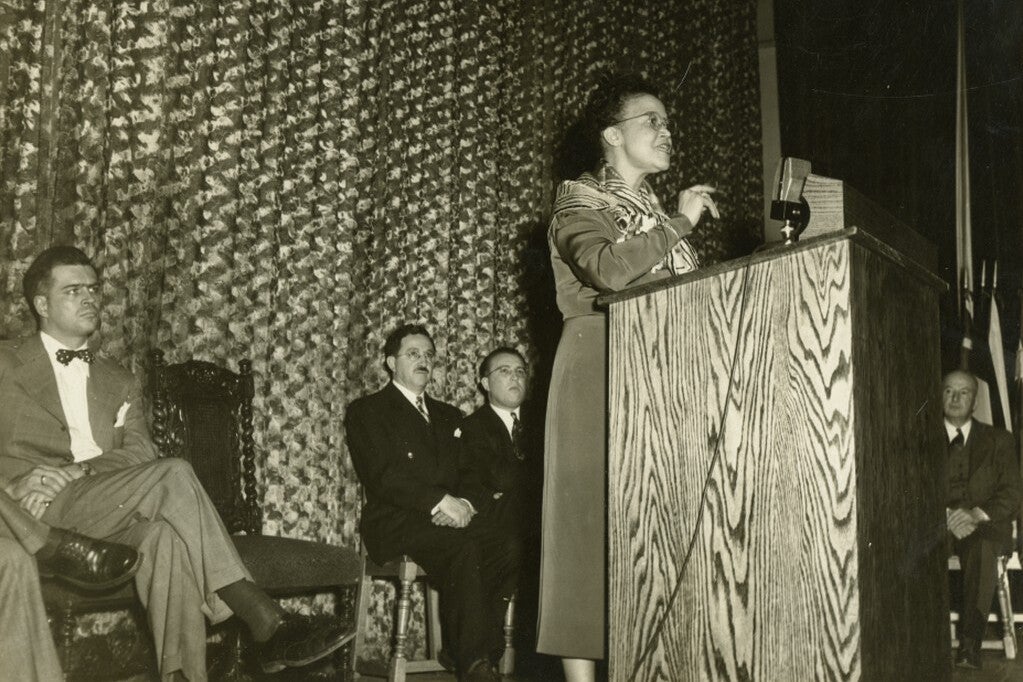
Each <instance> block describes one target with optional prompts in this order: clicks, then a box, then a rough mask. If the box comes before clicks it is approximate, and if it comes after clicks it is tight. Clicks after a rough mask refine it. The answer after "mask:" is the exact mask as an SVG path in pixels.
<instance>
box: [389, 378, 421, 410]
mask: <svg viewBox="0 0 1023 682" xmlns="http://www.w3.org/2000/svg"><path fill="white" fill-rule="evenodd" d="M391 383H392V384H394V387H395V388H396V389H398V390H399V391H401V394H402V395H403V396H405V399H406V400H408V401H409V402H410V403H412V404H413V405H415V404H416V398H418V397H419V396H423V400H424V401H425V400H426V391H423V392H422V393H413V392H412V391H410V390H408V389H407V388H405V387H404V386H402V385H401V384H399V383H398V382H397V381H394V380H391Z"/></svg>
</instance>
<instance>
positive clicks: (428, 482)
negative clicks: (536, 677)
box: [345, 325, 519, 682]
mask: <svg viewBox="0 0 1023 682" xmlns="http://www.w3.org/2000/svg"><path fill="white" fill-rule="evenodd" d="M434 357H435V351H434V346H433V339H432V338H431V337H430V334H429V332H428V331H427V330H426V329H425V328H424V327H422V326H419V325H402V326H400V327H398V328H397V329H396V330H395V331H394V332H392V333H391V334H390V335H389V336H388V337H387V340H386V341H385V343H384V364H385V367H386V368H387V371H388V373H389V374H390V376H391V381H390V382H389V383H388V384H387V385H386V386H384V387H383V388H382V389H380V390H379V391H377V392H376V393H373V394H371V395H368V396H364V397H362V398H359V399H358V400H356V401H354V402H353V403H352V404H351V405H349V406H348V410H347V413H346V416H345V430H346V434H347V440H348V449H349V452H350V453H351V455H352V463H353V464H354V465H355V470H356V472H357V473H358V475H359V480H360V481H361V482H362V485H363V489H364V490H365V494H366V504H365V505H364V506H363V509H362V521H361V523H360V526H359V528H360V531H361V533H362V539H363V541H364V542H365V544H366V550H367V551H368V552H369V555H370V557H371V558H372V559H373V560H374V561H376V562H378V563H384V562H387V561H391V560H393V559H396V558H398V557H400V556H401V555H403V554H407V555H408V556H410V557H411V558H412V560H413V561H415V562H416V563H418V564H419V565H421V566H422V567H423V568H424V569H426V572H427V574H428V575H429V576H430V579H431V580H432V581H434V583H435V584H436V585H437V586H438V589H439V590H440V592H441V609H442V616H443V618H444V623H445V632H444V638H445V640H446V641H447V642H449V643H451V644H452V648H453V650H454V657H455V665H456V667H457V669H458V673H459V678H460V679H461V680H472V681H473V682H476V681H480V682H484V681H490V680H497V679H500V676H499V675H498V674H497V672H496V670H495V669H494V665H493V662H494V660H496V658H497V657H498V656H499V655H500V653H501V650H502V648H503V638H502V623H503V618H504V612H505V607H506V603H507V599H508V598H510V597H511V595H512V593H513V592H514V590H515V584H516V581H517V579H518V561H519V549H518V542H517V540H516V539H515V538H514V536H513V535H512V534H510V533H508V532H506V531H505V530H504V529H502V528H500V527H499V526H497V525H495V524H492V523H489V522H487V521H486V520H485V519H483V518H481V517H477V516H476V512H477V510H478V509H480V508H481V507H482V506H483V505H484V503H485V502H486V501H487V497H488V496H487V494H486V493H485V492H484V491H482V490H480V489H478V488H474V487H473V486H471V485H470V484H467V483H465V482H462V481H460V480H459V477H458V462H459V449H460V447H461V445H460V442H459V435H460V430H459V427H460V425H461V421H462V414H461V412H459V410H458V408H457V407H455V406H453V405H448V404H446V403H443V402H440V401H439V400H435V399H433V398H432V397H430V396H429V395H427V394H426V386H427V384H428V383H429V381H430V376H431V372H432V370H433V363H434Z"/></svg>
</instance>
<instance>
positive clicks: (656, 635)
mask: <svg viewBox="0 0 1023 682" xmlns="http://www.w3.org/2000/svg"><path fill="white" fill-rule="evenodd" d="M769 246H776V244H773V243H766V244H761V245H760V246H758V247H757V248H756V249H754V250H753V251H752V252H751V253H750V254H749V255H748V256H747V257H746V265H745V266H744V269H743V276H742V295H741V299H740V303H739V317H738V324H739V327H738V332H739V333H738V334H737V337H736V340H735V350H733V351H732V358H731V362H730V367H729V370H728V388H727V390H726V391H725V405H724V407H723V408H722V410H721V416H720V424H719V426H718V432H717V436H716V437H715V439H714V450H713V454H712V455H711V459H710V463H709V464H708V465H707V473H706V475H705V476H704V478H703V488H702V490H701V491H700V506H699V510H698V511H697V513H696V519H695V521H694V522H693V531H692V534H691V535H690V536H689V544H688V546H687V547H686V553H685V556H684V557H683V559H682V565H681V566H680V567H679V570H678V577H677V578H676V582H675V587H674V588H673V589H672V591H671V594H670V595H669V596H668V601H667V603H666V604H665V606H664V612H663V613H662V614H661V617H660V618H659V619H658V620H657V625H656V626H654V630H653V632H652V633H651V634H650V638H649V639H648V640H647V643H646V645H645V646H644V647H643V650H642V651H641V652H640V655H639V658H638V659H636V663H635V665H634V666H633V668H632V674H631V675H629V680H630V681H635V679H636V676H637V675H638V674H639V670H640V668H642V667H643V664H644V663H645V662H646V659H647V658H648V657H649V656H650V654H651V653H652V652H653V649H654V646H655V645H656V644H657V642H658V641H659V640H660V638H661V631H662V630H663V629H664V625H665V623H666V622H667V620H668V616H669V615H671V609H672V606H674V604H675V600H676V599H677V598H678V594H679V590H680V589H681V588H682V578H684V577H685V573H686V569H687V568H688V567H689V560H690V558H691V557H692V554H693V549H695V547H696V539H697V538H698V537H699V533H700V526H701V525H702V522H703V511H704V507H705V506H706V501H707V489H708V488H709V487H710V481H711V478H712V477H713V475H714V469H715V467H716V466H717V463H718V461H719V460H720V459H721V434H722V433H723V432H724V430H725V418H726V417H727V416H728V408H729V407H730V405H731V399H732V386H733V385H734V381H735V367H736V364H737V363H736V361H737V360H738V358H739V350H740V347H741V344H742V339H743V335H742V327H741V325H742V322H743V320H744V319H745V318H746V304H747V302H748V300H749V277H750V269H751V268H752V266H753V256H755V255H756V254H757V252H759V251H761V250H762V249H764V248H767V247H769Z"/></svg>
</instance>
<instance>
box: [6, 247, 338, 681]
mask: <svg viewBox="0 0 1023 682" xmlns="http://www.w3.org/2000/svg"><path fill="white" fill-rule="evenodd" d="M22 284H23V290H24V294H25V299H26V301H27V302H28V305H29V308H30V309H31V310H32V313H33V314H34V316H35V318H36V322H37V324H38V327H39V333H38V334H35V335H33V336H30V337H27V338H24V339H19V340H14V341H4V342H0V404H2V405H3V406H4V409H3V410H0V486H2V487H3V488H4V490H5V491H7V492H8V493H9V494H10V495H11V497H12V498H13V499H14V500H15V501H16V502H17V503H18V504H19V505H20V506H21V507H23V508H24V509H26V510H27V511H29V512H30V513H32V514H38V515H39V520H41V521H42V522H43V523H44V524H45V526H43V527H46V526H48V527H53V528H74V529H75V530H76V531H78V532H80V533H83V534H85V535H88V536H91V537H96V538H102V539H104V540H110V541H115V542H120V543H124V544H127V545H130V546H132V547H134V548H136V549H138V550H139V553H140V554H141V556H142V560H141V562H140V563H139V566H138V571H137V573H136V574H135V584H136V587H137V588H138V594H139V598H140V599H141V601H142V604H143V606H144V607H145V608H146V611H147V615H148V619H149V625H150V627H151V629H152V632H153V636H154V640H155V645H156V653H157V658H158V660H157V663H158V666H159V669H160V673H161V676H162V678H163V679H187V680H204V679H206V627H205V622H204V617H205V618H208V619H209V620H210V621H211V622H218V621H221V620H224V619H225V618H227V617H229V616H230V615H231V614H232V613H233V614H234V615H237V616H238V617H239V618H241V620H242V621H243V622H244V623H245V624H246V625H247V626H248V629H249V632H250V634H251V635H252V637H253V639H254V640H256V642H257V643H259V646H258V653H259V658H260V663H261V665H262V667H263V669H264V670H265V671H267V672H275V671H278V670H282V669H283V668H285V667H288V666H298V665H304V664H306V663H309V662H312V661H313V660H317V659H319V658H322V657H323V656H325V655H327V654H328V653H330V652H331V651H333V650H335V649H337V648H338V647H339V646H341V645H342V644H343V643H344V642H345V641H347V640H348V639H351V637H352V636H353V635H354V632H351V631H345V630H344V628H342V627H341V626H340V624H339V623H338V622H337V621H333V622H330V623H328V624H325V625H322V626H316V625H314V624H313V623H312V622H311V621H310V620H309V619H307V618H302V617H299V616H292V615H290V614H285V613H284V611H283V610H282V609H281V607H280V605H279V604H277V603H276V602H274V601H273V600H271V599H270V598H269V597H268V596H267V594H266V593H265V592H263V590H261V589H260V588H258V587H257V586H256V585H255V584H254V583H253V582H252V579H251V576H250V574H249V573H248V571H247V570H246V568H245V566H243V565H242V562H241V559H240V557H239V556H238V553H237V551H236V550H235V547H234V544H233V542H232V541H231V538H230V536H229V535H228V533H227V531H226V529H225V528H224V525H223V523H222V522H221V520H220V517H219V516H218V515H217V512H216V510H215V509H214V508H213V504H212V503H211V502H210V500H209V498H208V497H207V496H206V493H205V491H204V490H203V488H202V485H201V484H200V483H199V481H198V479H196V477H195V474H194V472H193V471H192V469H191V467H190V466H189V465H188V463H187V462H185V461H184V460H180V459H175V458H168V459H157V452H156V447H155V446H154V445H153V442H152V440H151V439H150V437H149V430H148V428H147V427H146V421H145V417H144V414H145V411H144V409H143V405H142V396H141V390H140V388H139V385H138V382H137V381H136V380H135V379H134V377H133V376H132V375H131V373H130V372H128V371H126V370H125V369H123V368H121V367H120V366H119V365H117V364H116V363H114V362H113V361H111V360H109V359H107V358H105V357H103V356H102V355H99V354H97V353H94V352H93V351H92V350H90V349H89V347H88V341H89V338H90V337H91V336H92V334H93V332H95V331H96V329H97V328H98V327H99V322H100V302H99V296H98V291H99V280H98V275H97V272H96V269H95V267H94V266H93V265H92V263H91V261H90V260H89V258H88V257H87V256H86V255H85V254H84V253H82V252H81V251H80V250H78V249H76V248H74V247H69V246H57V247H53V248H50V249H47V250H46V251H44V252H42V253H41V254H40V255H39V256H38V257H37V258H36V259H35V260H34V261H33V262H32V264H31V265H30V266H29V268H28V270H27V271H26V272H25V276H24V279H23V283H22ZM2 530H3V525H2V524H0V532H2ZM40 532H41V531H40V529H39V528H31V527H29V528H27V529H26V533H25V534H24V535H23V536H22V537H14V538H13V539H15V540H18V541H19V542H20V543H21V544H22V546H23V547H24V548H25V549H26V550H27V551H29V552H31V551H33V547H35V546H39V545H40V543H45V538H42V537H40V536H39V533H40Z"/></svg>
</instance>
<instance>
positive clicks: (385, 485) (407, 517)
mask: <svg viewBox="0 0 1023 682" xmlns="http://www.w3.org/2000/svg"><path fill="white" fill-rule="evenodd" d="M425 399H426V409H427V411H428V412H429V413H430V422H429V423H427V421H426V420H425V419H423V417H422V415H420V414H419V412H418V411H417V410H416V408H415V407H413V405H412V403H410V402H409V401H408V399H406V398H405V396H404V395H402V393H401V391H399V390H398V389H397V388H396V387H395V386H394V384H393V383H388V384H387V385H386V386H385V387H384V388H382V389H381V390H379V391H377V392H376V393H373V394H371V395H368V396H364V397H362V398H359V399H357V400H355V401H354V402H353V403H352V404H351V405H349V406H348V410H347V412H346V414H345V437H346V439H347V442H348V451H349V452H350V453H351V456H352V464H353V465H354V466H355V472H356V473H357V474H358V476H359V481H360V482H361V483H362V486H363V490H364V492H365V496H366V502H365V504H364V505H363V508H362V521H361V522H360V530H361V531H362V539H363V542H365V544H366V549H367V550H368V551H369V554H370V556H372V557H373V559H374V560H376V561H381V562H382V561H388V560H390V559H393V558H395V557H397V556H399V555H401V554H403V553H405V552H404V550H403V547H404V543H403V539H404V538H406V537H408V536H409V535H410V534H413V533H416V532H419V529H422V528H424V526H427V525H430V526H432V522H431V514H430V512H431V511H432V510H433V508H434V507H435V506H436V505H437V503H438V502H440V501H441V499H443V497H444V495H448V494H450V495H454V496H456V497H464V498H466V499H468V500H469V502H471V503H472V504H473V506H475V507H476V508H477V509H479V508H480V505H481V504H482V503H483V501H484V497H483V493H482V491H481V490H479V489H475V488H471V487H470V486H464V485H460V481H459V476H458V461H459V454H458V451H459V449H460V447H461V444H460V439H459V436H460V431H459V427H460V426H461V422H462V413H461V412H460V411H459V409H458V408H457V407H455V406H454V405H448V404H447V403H443V402H440V401H439V400H434V399H433V398H431V397H430V396H429V395H427V396H426V398H425Z"/></svg>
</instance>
